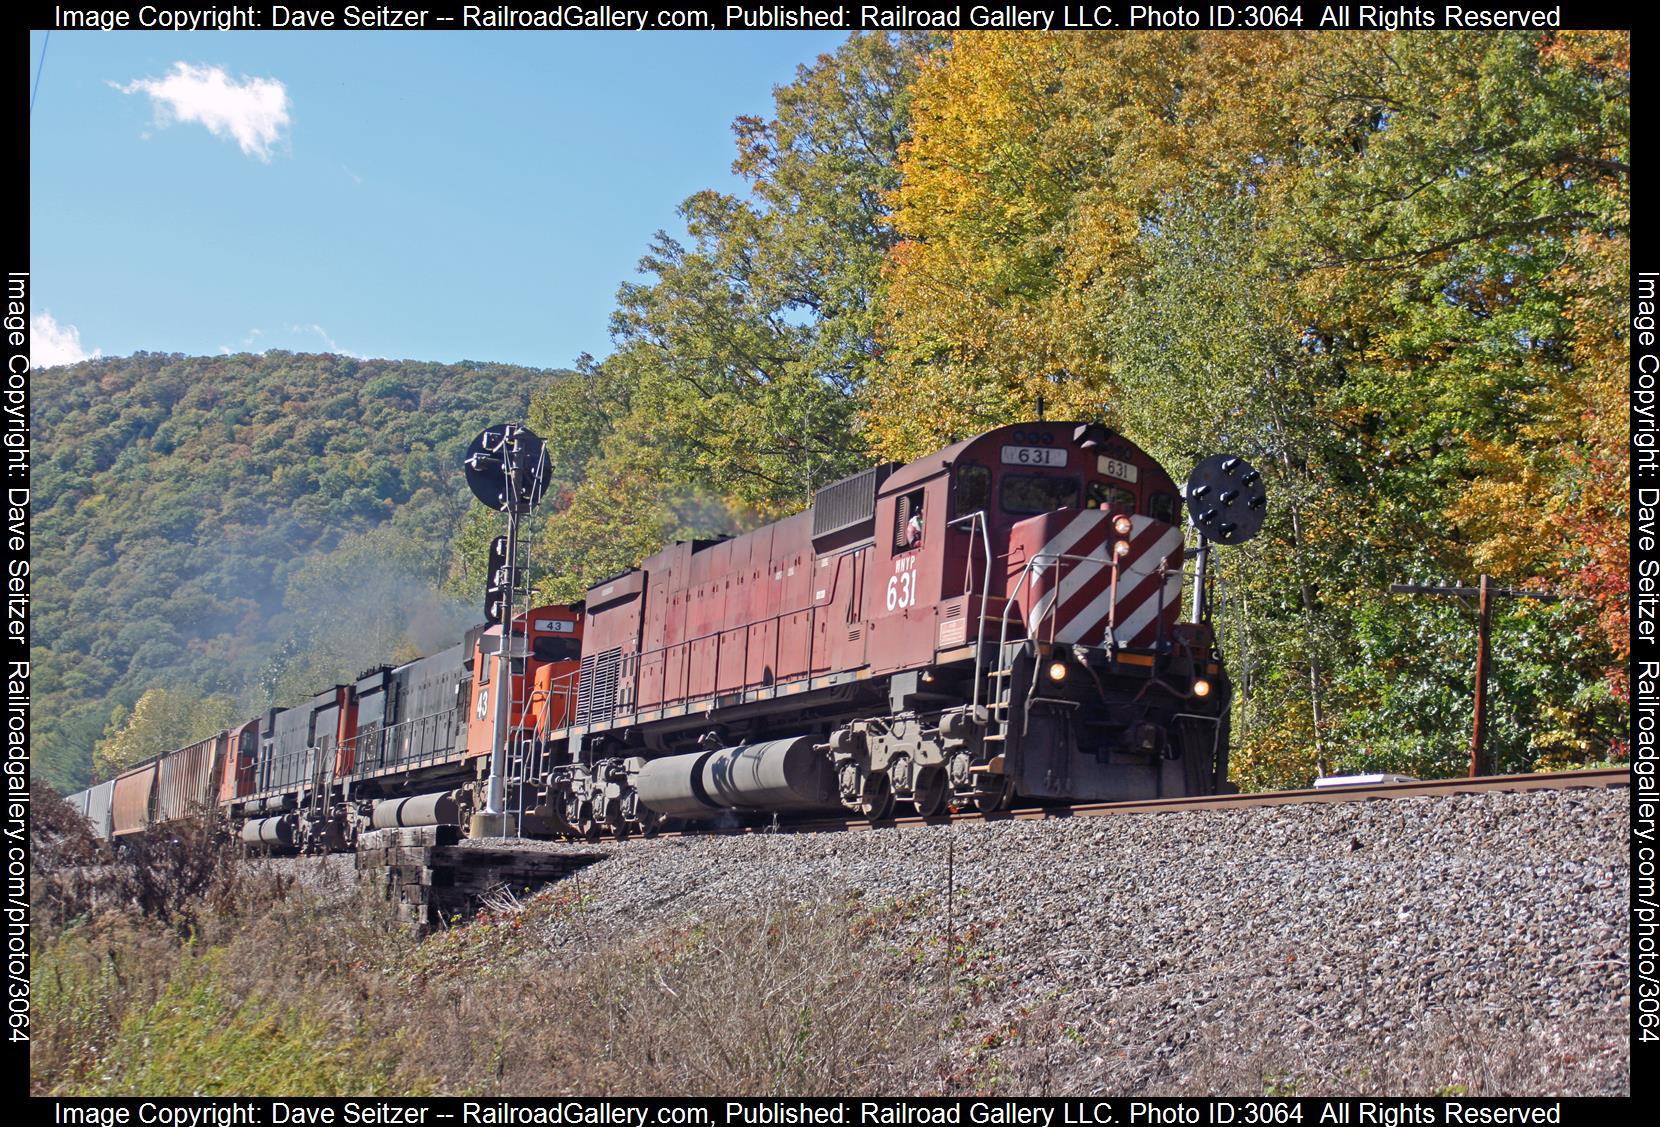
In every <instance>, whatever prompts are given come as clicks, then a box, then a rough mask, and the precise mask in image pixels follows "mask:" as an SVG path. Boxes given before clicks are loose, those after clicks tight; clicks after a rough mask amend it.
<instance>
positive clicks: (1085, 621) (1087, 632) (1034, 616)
mask: <svg viewBox="0 0 1660 1127" xmlns="http://www.w3.org/2000/svg"><path fill="white" fill-rule="evenodd" d="M1057 515H1060V514H1057ZM1064 515H1065V516H1066V517H1067V518H1069V519H1067V520H1066V522H1065V524H1063V525H1062V526H1061V527H1060V528H1058V529H1056V528H1054V527H1053V525H1051V527H1050V534H1049V537H1048V540H1047V542H1046V543H1045V544H1044V545H1043V547H1041V548H1039V549H1038V550H1037V552H1036V553H1035V558H1036V559H1037V560H1038V563H1039V565H1041V566H1034V567H1033V569H1032V577H1031V580H1030V583H1031V585H1032V596H1033V597H1032V600H1031V601H1030V603H1029V604H1028V605H1029V606H1030V607H1031V610H1030V611H1029V612H1028V614H1027V618H1026V627H1027V630H1028V631H1029V632H1030V634H1031V636H1032V637H1034V638H1043V639H1053V640H1054V641H1056V642H1060V643H1065V644H1068V645H1071V644H1077V643H1080V642H1081V643H1083V644H1085V645H1102V644H1104V643H1105V641H1106V637H1107V630H1108V628H1109V626H1110V627H1111V630H1112V635H1113V637H1114V638H1115V639H1116V640H1117V642H1118V644H1119V645H1121V646H1131V647H1144V646H1151V645H1152V644H1153V643H1154V642H1156V641H1157V640H1158V636H1159V631H1160V628H1161V626H1162V628H1163V629H1164V631H1165V633H1166V634H1168V633H1169V631H1170V628H1171V627H1172V626H1174V625H1175V623H1176V620H1177V618H1178V617H1180V615H1181V599H1182V533H1181V530H1180V529H1179V528H1175V527H1173V526H1171V525H1168V524H1166V523H1164V522H1163V521H1160V520H1154V519H1153V518H1152V517H1145V516H1125V515H1119V516H1116V517H1111V518H1109V517H1108V516H1107V514H1106V513H1104V512H1101V511H1099V510H1091V509H1085V510H1083V511H1081V512H1077V513H1067V514H1064ZM1115 562H1116V565H1117V566H1116V571H1117V573H1118V574H1117V583H1116V584H1115V583H1114V582H1113V572H1114V570H1115V568H1114V564H1115ZM1057 579H1058V581H1057Z"/></svg>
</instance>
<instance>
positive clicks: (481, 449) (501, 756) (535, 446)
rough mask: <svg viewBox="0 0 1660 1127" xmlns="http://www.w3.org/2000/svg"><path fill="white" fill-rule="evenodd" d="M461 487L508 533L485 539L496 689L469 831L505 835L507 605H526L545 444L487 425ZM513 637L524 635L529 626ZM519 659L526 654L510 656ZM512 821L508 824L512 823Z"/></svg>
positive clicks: (510, 428)
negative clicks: (502, 516) (480, 802)
mask: <svg viewBox="0 0 1660 1127" xmlns="http://www.w3.org/2000/svg"><path fill="white" fill-rule="evenodd" d="M461 466H462V469H463V470H464V471H465V472H466V475H467V487H468V488H469V489H471V490H472V491H473V496H475V497H477V498H478V499H479V501H480V502H481V503H482V504H485V505H487V506H489V507H490V508H492V509H495V510H496V511H498V512H503V513H506V514H507V535H506V536H498V537H496V539H495V540H494V541H492V542H491V544H490V557H489V565H488V574H487V575H486V577H485V586H484V617H485V619H486V620H487V621H488V622H490V623H491V624H493V625H499V626H500V627H501V640H500V643H499V644H498V645H497V647H496V689H495V700H494V701H493V702H492V703H493V706H494V710H495V711H494V713H493V714H492V715H493V717H494V721H495V737H494V738H493V739H492V740H491V744H490V774H489V778H488V780H487V782H486V784H485V793H484V809H483V810H482V811H480V812H479V813H478V814H477V815H475V816H474V818H473V826H472V832H473V836H474V837H504V836H506V834H507V829H508V826H507V822H508V819H507V812H506V809H505V803H504V801H503V798H504V796H503V789H504V788H503V777H504V775H505V773H506V760H507V744H508V741H509V738H510V728H511V724H512V715H513V709H514V706H515V704H516V703H517V702H515V701H514V700H512V699H511V698H512V695H513V684H514V682H513V658H514V656H515V655H514V654H513V652H512V651H513V638H514V633H513V610H514V606H515V604H516V603H517V602H518V601H519V599H518V597H519V596H521V595H522V596H523V599H524V605H525V607H526V608H528V607H529V606H530V592H529V574H530V568H529V567H528V566H527V561H528V559H529V553H528V551H527V547H528V545H527V544H526V543H525V539H524V533H523V527H524V525H523V518H524V517H525V516H527V515H528V514H529V513H530V511H531V509H533V508H535V507H536V503H537V502H538V501H540V500H541V499H542V494H543V493H544V492H545V491H546V490H547V484H548V477H549V475H550V471H551V469H552V466H551V463H550V461H549V459H548V451H547V445H546V443H544V442H543V441H542V440H541V438H539V437H537V435H536V434H535V433H534V432H533V431H531V430H530V428H529V427H524V426H519V425H517V424H513V423H507V424H504V425H501V426H493V427H488V428H486V429H485V430H484V431H482V432H481V433H480V434H479V436H478V437H477V438H475V439H473V442H472V445H471V446H469V447H468V448H467V456H466V457H465V458H463V459H462V461H461ZM520 637H523V638H526V639H527V640H528V637H529V635H528V633H525V634H521V635H520ZM517 656H519V657H520V658H521V659H522V658H523V657H525V656H526V655H524V654H520V655H517ZM516 829H517V827H515V830H516Z"/></svg>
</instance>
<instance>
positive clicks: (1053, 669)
mask: <svg viewBox="0 0 1660 1127" xmlns="http://www.w3.org/2000/svg"><path fill="white" fill-rule="evenodd" d="M1049 679H1050V680H1051V681H1064V680H1066V662H1064V661H1052V662H1050V663H1049Z"/></svg>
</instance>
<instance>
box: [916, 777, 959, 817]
mask: <svg viewBox="0 0 1660 1127" xmlns="http://www.w3.org/2000/svg"><path fill="white" fill-rule="evenodd" d="M950 783H951V780H950V779H948V778H947V777H946V774H945V768H944V767H924V768H923V769H922V770H921V771H919V772H917V776H916V789H915V790H914V791H913V792H912V794H911V804H912V805H913V806H915V807H916V812H917V813H918V814H921V815H922V816H923V817H924V818H937V817H939V816H940V815H941V814H943V813H945V809H946V807H947V806H949V805H950V802H951V785H950Z"/></svg>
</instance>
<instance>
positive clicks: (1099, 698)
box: [72, 422, 1262, 851]
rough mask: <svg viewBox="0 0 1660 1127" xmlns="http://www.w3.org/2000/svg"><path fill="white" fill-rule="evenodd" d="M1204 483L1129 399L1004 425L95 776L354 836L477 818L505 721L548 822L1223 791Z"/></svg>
mask: <svg viewBox="0 0 1660 1127" xmlns="http://www.w3.org/2000/svg"><path fill="white" fill-rule="evenodd" d="M1223 467H1224V468H1223V471H1222V472H1224V473H1230V474H1231V473H1235V472H1236V469H1237V472H1238V473H1239V477H1240V481H1239V483H1238V486H1239V487H1238V488H1237V489H1228V490H1223V491H1222V496H1223V497H1224V498H1225V501H1224V502H1222V503H1223V504H1229V505H1231V504H1234V503H1235V502H1237V505H1238V511H1239V512H1240V513H1241V514H1243V513H1246V512H1254V511H1257V510H1259V509H1260V506H1261V504H1262V495H1261V493H1260V491H1259V490H1258V489H1257V488H1256V485H1257V483H1256V481H1255V478H1256V475H1255V474H1254V473H1250V472H1249V470H1248V467H1240V466H1237V464H1236V463H1233V462H1226V463H1223ZM1180 511H1181V499H1180V497H1179V494H1178V490H1177V488H1176V485H1175V483H1174V481H1172V479H1171V478H1170V476H1169V475H1168V474H1167V473H1166V472H1165V471H1164V470H1163V469H1162V468H1161V467H1160V466H1159V465H1158V464H1157V463H1156V462H1155V461H1154V460H1153V459H1152V458H1151V457H1149V456H1148V455H1147V454H1146V453H1145V452H1144V451H1142V450H1141V449H1140V448H1138V447H1137V446H1136V445H1135V444H1133V443H1131V442H1130V441H1128V440H1127V439H1125V438H1124V437H1123V436H1121V435H1118V434H1116V433H1114V432H1112V431H1111V430H1109V429H1107V428H1106V427H1104V426H1101V425H1099V424H1091V423H1053V422H1036V423H1025V424H1019V425H1014V426H1006V427H1000V428H997V429H995V430H992V431H989V432H987V433H985V434H981V435H979V436H977V437H974V438H971V439H969V440H967V441H964V442H959V443H957V444H956V445H954V446H951V447H949V448H947V449H945V450H942V451H939V452H938V453H936V454H933V455H930V456H928V457H926V458H923V459H921V460H919V461H916V462H912V463H910V464H908V465H897V464H888V465H882V466H878V467H875V468H873V469H870V470H866V471H864V472H863V473H859V474H855V475H853V476H852V477H849V478H847V479H845V480H843V481H839V482H835V483H833V484H831V485H828V486H826V487H825V488H823V489H821V490H819V491H818V492H817V494H816V495H815V497H814V502H813V505H812V507H811V508H809V509H808V510H807V511H806V512H803V513H799V514H797V515H795V516H792V517H788V518H786V519H784V520H781V521H778V522H776V523H773V524H769V525H766V526H764V527H762V528H760V529H757V530H755V531H753V532H750V533H747V534H745V535H742V536H738V537H733V538H724V539H719V540H697V541H683V542H678V543H675V544H671V545H669V546H668V547H666V548H664V549H663V550H662V551H660V552H658V553H657V554H655V555H653V556H651V557H650V558H648V559H647V560H645V561H644V562H642V563H641V565H640V566H639V567H637V568H633V569H630V570H628V571H626V572H623V573H621V574H619V575H615V576H612V577H610V578H609V579H606V580H604V581H603V582H601V583H598V584H595V585H594V586H593V587H592V588H591V589H589V591H588V592H587V596H586V599H585V600H584V601H583V602H582V603H578V604H575V605H572V606H543V607H536V608H533V609H531V610H529V611H526V612H524V613H522V614H519V615H516V616H515V617H514V618H513V619H512V621H511V625H510V627H509V628H508V629H507V630H506V631H505V632H504V630H503V628H502V627H501V626H500V625H497V626H491V627H488V628H485V627H480V628H477V629H475V630H474V631H472V632H471V633H470V634H469V636H468V637H467V638H466V639H465V640H464V641H463V642H462V643H461V644H459V645H456V646H454V647H451V648H450V649H448V650H445V651H443V652H441V653H438V654H435V655H432V656H430V657H426V658H422V659H420V660H418V661H414V662H410V663H407V664H405V665H401V666H397V667H380V668H377V669H374V670H370V671H368V672H366V673H364V674H363V675H361V676H360V677H358V678H357V680H356V681H355V682H353V683H352V684H346V685H336V686H334V687H332V688H330V689H328V690H326V691H324V692H321V693H319V694H318V695H317V696H315V697H313V698H312V699H311V700H309V701H307V702H305V703H303V704H300V705H298V706H295V707H292V708H287V709H274V710H272V711H271V712H269V713H267V714H266V715H264V716H262V717H260V718H259V719H257V720H252V721H249V722H248V723H246V724H243V725H241V726H240V727H238V728H234V729H231V730H228V731H226V732H222V733H220V734H219V735H217V736H215V737H213V738H212V739H210V740H205V741H202V742H200V743H198V744H193V745H191V746H190V747H188V748H184V749H181V750H180V751H178V752H174V753H171V754H169V755H165V756H161V757H158V759H157V760H154V761H151V762H148V763H144V764H139V765H136V766H134V767H132V768H129V769H128V770H127V771H125V772H123V773H122V775H120V776H119V777H117V778H116V779H115V780H113V786H112V784H104V787H112V789H111V790H110V791H109V792H107V802H105V800H104V799H102V798H99V797H97V796H96V795H95V793H94V792H96V791H98V790H99V789H100V788H94V791H88V792H82V793H81V794H79V795H76V796H72V800H73V801H75V802H76V803H77V804H78V805H79V806H80V807H81V808H82V809H83V810H84V811H85V812H87V813H88V814H89V816H91V815H93V814H94V813H95V812H96V810H98V809H102V808H103V807H102V806H101V805H100V803H104V804H105V805H107V806H108V808H109V810H110V812H111V813H110V817H109V821H108V824H107V827H97V828H99V829H100V832H103V833H106V834H108V835H111V836H114V837H117V838H119V837H121V836H123V835H126V834H131V833H137V832H141V831H142V830H143V829H144V828H145V827H146V826H147V825H152V824H154V823H156V822H158V821H165V820H168V819H170V818H172V817H176V816H178V815H179V814H180V812H181V811H183V810H185V809H186V808H189V807H192V806H214V807H216V808H217V809H218V810H219V811H220V812H221V813H222V814H223V816H224V817H225V818H226V819H227V822H228V825H230V826H231V827H233V828H234V832H236V833H237V834H238V835H239V836H240V837H241V839H242V840H243V841H244V842H247V843H249V844H250V845H255V846H262V847H267V848H278V849H296V848H297V849H304V850H312V851H320V850H329V849H338V848H349V847H350V846H351V844H352V843H353V840H354V839H355V837H356V835H357V834H358V833H359V832H362V831H363V830H366V829H369V828H381V827H390V826H397V825H420V824H434V823H455V824H459V825H462V826H464V827H465V826H468V825H469V824H470V822H471V817H470V816H471V815H472V813H473V812H474V811H475V810H478V809H480V808H481V807H482V806H483V805H484V803H483V798H484V795H485V793H486V786H487V778H486V776H487V775H488V772H489V764H490V759H491V755H490V752H491V750H492V748H493V747H494V745H495V741H496V740H497V739H498V738H504V739H505V745H506V748H507V753H506V754H505V756H504V757H503V759H502V762H501V772H502V779H501V782H502V784H503V787H502V789H503V793H504V795H505V798H506V802H505V808H506V810H507V811H508V816H507V820H508V829H509V832H517V833H524V834H537V835H561V834H562V835H579V836H586V837H594V836H597V835H598V834H600V833H602V832H604V833H611V834H614V835H616V836H618V837H624V836H627V835H628V834H630V833H637V832H638V833H651V832H654V831H655V830H656V829H658V828H659V827H660V826H661V825H663V823H664V822H665V821H666V820H668V819H679V820H684V821H687V822H705V821H710V820H729V821H730V820H738V821H742V820H744V819H759V818H768V817H773V816H778V815H786V814H794V813H803V812H810V811H827V810H844V811H852V812H856V813H857V814H859V815H861V816H863V817H866V818H869V819H872V820H882V819H885V818H887V817H889V816H890V815H891V814H892V813H893V812H894V810H895V808H896V805H897V804H898V803H905V804H907V805H908V806H910V807H911V808H913V809H915V810H917V811H919V812H920V813H922V814H924V815H935V814H939V813H942V812H943V811H945V810H946V809H947V808H950V807H953V806H954V807H959V808H973V809H977V810H981V811H993V810H997V809H1001V808H1003V807H1005V806H1007V805H1008V804H1009V803H1010V802H1012V801H1013V800H1014V799H1015V798H1017V797H1023V798H1025V799H1030V800H1112V799H1140V798H1154V797H1170V796H1180V795H1196V794H1209V793H1214V792H1217V791H1219V790H1224V789H1228V788H1229V784H1228V781H1227V773H1228V762H1227V750H1228V706H1229V699H1230V686H1229V682H1228V678H1227V674H1226V672H1225V670H1224V669H1223V666H1222V661H1221V656H1220V653H1219V652H1218V650H1217V649H1216V642H1215V637H1214V634H1213V632H1212V629H1211V626H1210V624H1209V622H1208V621H1207V620H1206V618H1205V616H1204V615H1203V613H1202V612H1199V611H1197V610H1196V612H1195V614H1193V615H1192V616H1191V620H1186V621H1184V619H1183V615H1182V595H1183V586H1184V574H1185V571H1184V568H1185V562H1186V560H1187V558H1188V556H1189V555H1190V553H1189V552H1188V551H1187V550H1186V546H1185V538H1184V534H1183V530H1182V527H1181V523H1180V517H1179V515H1178V514H1179V513H1180ZM1225 516H1226V514H1224V517H1225ZM1202 519H1203V520H1205V521H1214V520H1215V519H1216V518H1215V514H1214V513H1213V512H1210V511H1207V512H1206V513H1205V515H1204V517H1203V518H1202ZM1258 519H1260V518H1258ZM1220 527H1221V528H1223V529H1227V528H1231V527H1233V525H1231V524H1229V523H1228V522H1227V521H1226V520H1225V519H1224V520H1223V523H1222V524H1221V526H1220ZM1196 606H1197V601H1196ZM504 645H505V646H506V647H507V657H508V663H507V664H508V668H509V671H510V672H509V676H508V679H507V684H506V685H505V686H502V685H493V684H492V683H491V681H492V678H493V677H495V678H498V679H499V676H500V674H499V672H498V656H499V655H500V654H501V651H502V647H503V646H504ZM498 691H499V692H500V694H501V701H500V702H495V701H493V700H492V693H493V692H498ZM498 703H500V704H502V705H504V706H505V707H506V709H507V712H508V715H507V716H506V718H505V720H504V721H503V722H502V724H501V734H500V735H498V727H497V716H496V706H497V704H498ZM480 825H484V823H480ZM492 828H497V827H492Z"/></svg>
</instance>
